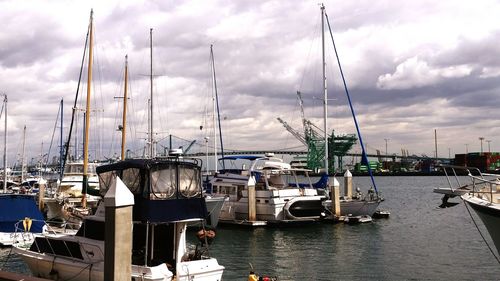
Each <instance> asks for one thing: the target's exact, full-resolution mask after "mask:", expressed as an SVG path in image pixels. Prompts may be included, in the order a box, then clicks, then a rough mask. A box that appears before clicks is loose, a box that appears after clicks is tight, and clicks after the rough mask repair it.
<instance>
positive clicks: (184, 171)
mask: <svg viewBox="0 0 500 281" xmlns="http://www.w3.org/2000/svg"><path fill="white" fill-rule="evenodd" d="M200 179H201V174H200V170H198V169H193V168H192V167H189V166H187V167H184V166H182V165H181V166H179V191H180V193H181V195H182V196H184V197H187V198H190V197H195V196H197V195H199V194H200V191H201V188H200V187H201V185H200V184H201V182H200Z"/></svg>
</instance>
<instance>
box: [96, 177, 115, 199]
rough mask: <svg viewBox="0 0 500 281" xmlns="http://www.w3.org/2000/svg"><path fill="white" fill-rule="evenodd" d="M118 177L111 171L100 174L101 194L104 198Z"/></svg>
mask: <svg viewBox="0 0 500 281" xmlns="http://www.w3.org/2000/svg"><path fill="white" fill-rule="evenodd" d="M115 177H116V171H109V172H105V173H100V174H99V193H100V194H101V196H103V197H104V195H106V192H107V191H108V189H109V188H110V187H111V185H112V184H113V182H114V180H113V179H114V178H115Z"/></svg>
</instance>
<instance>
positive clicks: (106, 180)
mask: <svg viewBox="0 0 500 281" xmlns="http://www.w3.org/2000/svg"><path fill="white" fill-rule="evenodd" d="M119 172H121V176H120V175H119ZM116 176H120V179H121V180H122V182H123V183H124V184H125V186H126V187H127V188H128V189H129V190H130V191H131V192H132V193H134V194H137V193H138V192H140V186H141V170H140V169H137V168H129V169H125V170H123V171H109V172H105V173H101V174H99V189H100V190H99V192H100V193H101V195H102V196H104V195H105V194H106V192H107V191H108V189H109V188H110V187H111V185H112V184H113V182H114V178H115V177H116Z"/></svg>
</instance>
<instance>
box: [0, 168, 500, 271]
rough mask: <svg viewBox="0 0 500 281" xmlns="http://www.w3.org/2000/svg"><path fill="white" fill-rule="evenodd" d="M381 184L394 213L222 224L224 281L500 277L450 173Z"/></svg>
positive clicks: (4, 252) (218, 245)
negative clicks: (270, 224) (354, 219)
mask: <svg viewBox="0 0 500 281" xmlns="http://www.w3.org/2000/svg"><path fill="white" fill-rule="evenodd" d="M339 181H340V182H342V180H341V179H340V178H339ZM353 182H354V185H355V187H356V186H359V187H361V188H362V189H364V190H366V189H367V187H369V186H370V179H369V178H368V177H354V178H353ZM376 182H377V187H378V189H379V191H380V192H381V194H382V196H383V197H384V198H385V201H384V202H382V203H381V205H380V207H379V209H385V210H388V211H390V212H391V216H390V218H389V219H378V220H374V221H373V222H372V223H366V224H360V225H347V224H342V223H338V224H327V223H320V224H312V225H305V226H300V227H287V228H255V229H250V228H235V227H225V226H224V227H219V228H218V230H217V237H216V240H215V242H214V243H213V244H212V246H211V248H210V254H211V255H212V256H214V257H216V258H217V259H218V261H219V263H220V264H221V265H224V266H225V267H226V270H225V271H224V276H223V278H224V280H247V276H248V273H249V271H250V270H251V267H253V270H254V271H255V272H257V273H258V274H261V275H263V274H266V275H269V276H277V277H278V280H498V279H499V276H500V265H499V264H498V262H497V261H496V259H495V258H494V257H493V255H492V254H491V253H490V251H489V249H488V247H487V245H486V244H485V242H484V241H483V239H482V238H481V236H480V234H479V232H478V230H477V229H476V227H475V225H474V223H473V221H472V219H471V216H470V215H469V213H468V211H467V209H466V208H465V206H464V204H463V203H462V202H460V199H459V198H454V199H450V202H460V204H458V205H456V206H454V207H451V208H444V209H442V208H439V207H438V206H439V205H440V204H441V196H440V195H438V194H435V193H433V188H435V187H446V186H447V181H446V178H445V177H377V178H376ZM473 217H474V219H475V220H476V221H478V223H479V229H480V230H481V231H482V232H483V233H484V234H485V236H486V237H487V241H488V243H490V245H492V242H491V241H490V240H489V236H488V234H487V232H486V229H485V228H484V227H483V226H482V224H481V223H480V222H479V219H478V218H477V216H475V214H473ZM189 236H190V237H191V236H194V234H193V235H191V233H189ZM192 241H194V239H193V240H192ZM9 253H10V249H9V248H4V249H1V250H0V263H1V264H0V266H1V268H2V270H9V271H15V272H25V273H26V272H28V270H27V269H26V268H25V266H24V264H23V262H22V261H21V260H20V259H19V258H17V257H15V256H13V255H9ZM495 253H496V252H495Z"/></svg>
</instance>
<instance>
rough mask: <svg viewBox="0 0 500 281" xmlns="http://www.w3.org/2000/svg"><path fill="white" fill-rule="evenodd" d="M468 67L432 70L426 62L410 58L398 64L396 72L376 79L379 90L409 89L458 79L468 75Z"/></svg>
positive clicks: (469, 68)
mask: <svg viewBox="0 0 500 281" xmlns="http://www.w3.org/2000/svg"><path fill="white" fill-rule="evenodd" d="M471 72H472V68H471V67H470V66H468V65H457V66H448V67H441V68H439V67H438V68H432V67H431V66H429V64H428V63H427V62H426V61H422V60H420V59H419V58H418V57H412V58H409V59H407V60H405V61H404V62H402V63H400V64H399V65H398V66H397V67H396V71H395V72H394V73H392V74H390V73H387V74H384V75H381V76H379V77H378V81H377V87H378V88H380V89H388V90H392V89H410V88H420V87H424V86H430V85H434V84H436V83H438V82H441V81H443V80H445V79H448V78H460V77H465V76H468V75H470V73H471Z"/></svg>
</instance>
